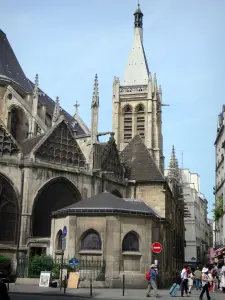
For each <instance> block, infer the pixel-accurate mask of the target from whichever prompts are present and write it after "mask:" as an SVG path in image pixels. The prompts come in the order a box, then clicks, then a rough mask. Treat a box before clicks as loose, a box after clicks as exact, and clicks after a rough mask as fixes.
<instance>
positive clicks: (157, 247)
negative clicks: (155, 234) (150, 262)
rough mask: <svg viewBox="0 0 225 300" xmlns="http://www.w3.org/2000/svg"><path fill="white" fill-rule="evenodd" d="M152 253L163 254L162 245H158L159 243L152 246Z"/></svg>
mask: <svg viewBox="0 0 225 300" xmlns="http://www.w3.org/2000/svg"><path fill="white" fill-rule="evenodd" d="M152 251H153V252H154V253H160V252H162V245H161V244H160V243H158V242H156V243H154V244H152Z"/></svg>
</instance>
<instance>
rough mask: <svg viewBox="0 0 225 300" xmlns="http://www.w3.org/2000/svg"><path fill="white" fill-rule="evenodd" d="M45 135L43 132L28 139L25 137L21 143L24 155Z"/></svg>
mask: <svg viewBox="0 0 225 300" xmlns="http://www.w3.org/2000/svg"><path fill="white" fill-rule="evenodd" d="M43 136H45V134H42V135H38V136H35V137H33V138H30V139H26V140H24V141H23V142H22V143H21V145H20V146H21V148H22V152H23V154H24V156H26V155H28V154H29V153H30V152H31V151H32V149H33V148H34V147H35V146H36V145H37V143H38V142H39V141H40V140H41V139H42V138H43Z"/></svg>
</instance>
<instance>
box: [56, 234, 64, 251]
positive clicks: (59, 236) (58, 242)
mask: <svg viewBox="0 0 225 300" xmlns="http://www.w3.org/2000/svg"><path fill="white" fill-rule="evenodd" d="M55 243H56V250H62V230H61V229H60V230H59V231H58V233H57V235H56V241H55Z"/></svg>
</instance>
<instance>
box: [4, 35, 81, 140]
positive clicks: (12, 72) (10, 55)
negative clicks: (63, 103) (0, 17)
mask: <svg viewBox="0 0 225 300" xmlns="http://www.w3.org/2000/svg"><path fill="white" fill-rule="evenodd" d="M1 75H2V76H4V77H7V79H8V80H10V81H12V82H13V83H14V84H17V85H19V86H20V87H22V88H23V89H24V90H25V91H26V92H27V93H33V90H34V83H33V82H32V81H30V80H29V79H28V78H27V77H26V75H25V74H24V72H23V70H22V68H21V66H20V64H19V62H18V60H17V58H16V55H15V54H14V52H13V49H12V47H11V45H10V43H9V41H8V39H7V37H6V34H5V33H4V32H3V31H2V30H1V29H0V77H1ZM39 103H40V104H41V105H46V111H47V114H48V115H49V116H50V117H52V115H53V112H54V107H55V101H54V100H52V99H51V98H50V97H49V96H48V95H47V94H46V93H44V92H43V91H42V90H41V89H39ZM61 114H63V115H64V117H65V120H66V121H67V122H68V123H69V124H72V123H75V126H74V127H73V131H75V134H76V135H82V134H85V132H84V131H83V129H82V128H81V126H80V125H79V123H78V122H77V121H75V119H74V118H73V117H72V116H71V115H70V114H68V113H67V112H66V111H65V110H64V109H62V111H61Z"/></svg>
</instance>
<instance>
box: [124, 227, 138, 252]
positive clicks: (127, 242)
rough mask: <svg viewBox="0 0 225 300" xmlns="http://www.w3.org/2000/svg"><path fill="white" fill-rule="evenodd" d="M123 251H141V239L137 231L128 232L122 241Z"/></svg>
mask: <svg viewBox="0 0 225 300" xmlns="http://www.w3.org/2000/svg"><path fill="white" fill-rule="evenodd" d="M122 251H123V252H124V251H137V252H138V251H139V240H138V236H137V234H136V233H135V232H133V231H130V232H128V233H127V234H126V235H125V237H124V239H123V243H122Z"/></svg>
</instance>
